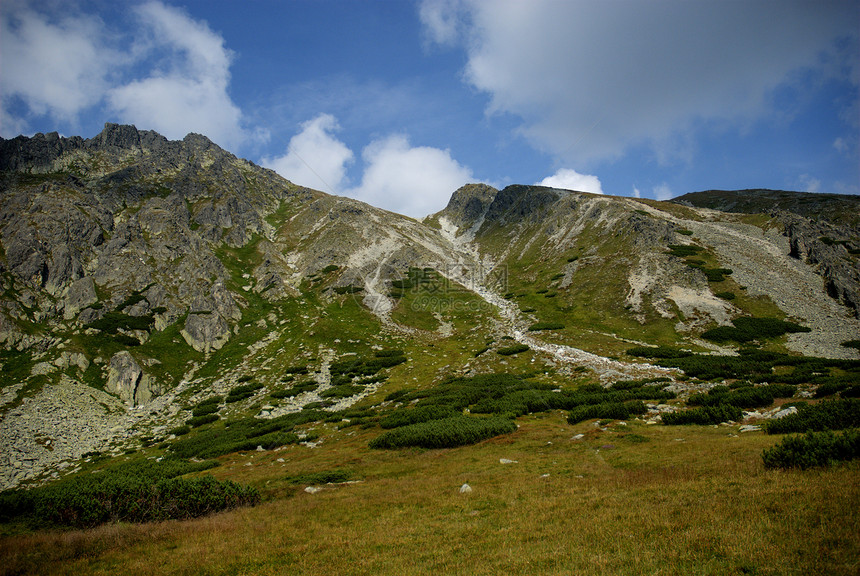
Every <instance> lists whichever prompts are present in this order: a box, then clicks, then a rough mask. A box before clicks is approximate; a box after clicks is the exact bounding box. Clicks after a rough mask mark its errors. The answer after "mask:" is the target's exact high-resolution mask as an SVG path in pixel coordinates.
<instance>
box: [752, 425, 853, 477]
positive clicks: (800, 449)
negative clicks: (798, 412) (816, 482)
mask: <svg viewBox="0 0 860 576" xmlns="http://www.w3.org/2000/svg"><path fill="white" fill-rule="evenodd" d="M761 457H762V460H763V461H764V466H765V468H800V469H801V470H805V469H807V468H813V467H817V466H829V465H831V464H833V463H835V462H841V461H846V460H855V459H857V458H860V430H856V429H852V430H846V431H844V432H842V433H839V434H835V433H833V432H831V431H829V430H828V431H824V432H807V433H806V434H805V435H802V436H786V437H785V438H783V439H782V441H781V442H780V443H779V444H777V445H776V446H774V447H772V448H767V449H765V450H764V451H763V452H762V455H761Z"/></svg>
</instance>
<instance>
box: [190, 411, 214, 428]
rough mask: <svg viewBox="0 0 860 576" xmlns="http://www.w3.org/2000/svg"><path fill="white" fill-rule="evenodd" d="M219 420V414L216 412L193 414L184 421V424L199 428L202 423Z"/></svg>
mask: <svg viewBox="0 0 860 576" xmlns="http://www.w3.org/2000/svg"><path fill="white" fill-rule="evenodd" d="M218 420H219V416H218V415H217V414H204V415H202V416H194V417H192V418H189V419H188V420H186V421H185V424H186V425H188V426H191V427H192V428H199V427H200V426H203V425H204V424H211V423H212V422H217V421H218Z"/></svg>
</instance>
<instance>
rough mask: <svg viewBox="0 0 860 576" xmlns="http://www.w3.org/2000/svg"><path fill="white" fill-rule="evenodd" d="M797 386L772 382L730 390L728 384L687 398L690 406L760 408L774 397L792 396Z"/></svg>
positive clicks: (768, 404) (771, 401) (769, 402)
mask: <svg viewBox="0 0 860 576" xmlns="http://www.w3.org/2000/svg"><path fill="white" fill-rule="evenodd" d="M796 391H797V387H796V386H790V385H787V384H771V385H769V386H759V387H752V386H746V387H743V388H737V389H734V390H730V389H729V388H728V387H727V386H716V387H714V388H711V390H710V391H708V393H707V394H694V395H692V396H690V397H689V398H688V399H687V404H688V405H689V406H717V405H719V404H723V405H727V406H736V407H738V408H760V407H762V406H770V405H771V404H773V400H774V398H791V397H792V396H794V393H795V392H796Z"/></svg>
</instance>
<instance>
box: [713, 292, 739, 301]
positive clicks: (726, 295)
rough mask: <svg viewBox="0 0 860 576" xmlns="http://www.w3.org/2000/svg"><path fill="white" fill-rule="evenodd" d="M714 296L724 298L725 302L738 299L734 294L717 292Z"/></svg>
mask: <svg viewBox="0 0 860 576" xmlns="http://www.w3.org/2000/svg"><path fill="white" fill-rule="evenodd" d="M714 296H716V297H717V298H722V299H723V300H734V299H735V298H736V296H735V293H734V292H717V293H715V294H714Z"/></svg>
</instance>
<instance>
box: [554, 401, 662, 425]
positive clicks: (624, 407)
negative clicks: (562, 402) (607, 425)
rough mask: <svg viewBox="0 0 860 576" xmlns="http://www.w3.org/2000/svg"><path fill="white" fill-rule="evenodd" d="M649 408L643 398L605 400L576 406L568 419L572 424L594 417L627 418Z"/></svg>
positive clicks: (642, 412)
mask: <svg viewBox="0 0 860 576" xmlns="http://www.w3.org/2000/svg"><path fill="white" fill-rule="evenodd" d="M647 410H648V408H646V406H645V404H643V403H642V401H641V400H634V401H631V402H603V403H600V404H590V405H585V406H579V407H577V408H574V409H573V410H571V411H570V413H569V414H568V416H567V421H568V423H570V424H576V423H577V422H582V421H583V420H592V419H594V418H599V419H601V420H602V419H610V420H627V419H628V418H630V417H631V416H635V415H639V414H644V413H645V412H646V411H647Z"/></svg>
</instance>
